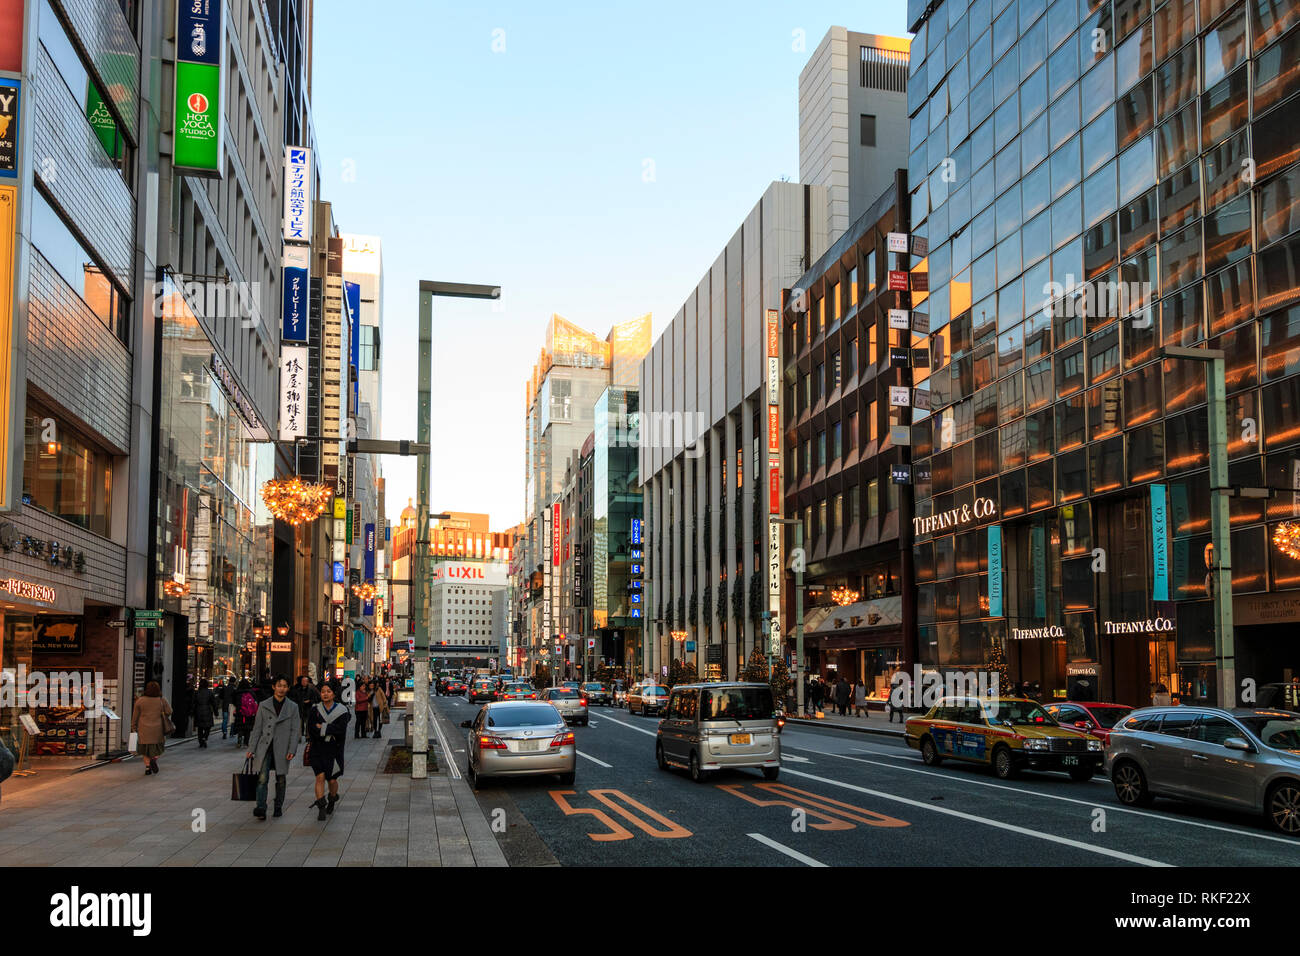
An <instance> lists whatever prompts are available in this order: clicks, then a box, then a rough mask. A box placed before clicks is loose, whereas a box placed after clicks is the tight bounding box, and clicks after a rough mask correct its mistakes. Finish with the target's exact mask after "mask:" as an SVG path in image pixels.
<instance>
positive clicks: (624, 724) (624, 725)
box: [605, 717, 659, 737]
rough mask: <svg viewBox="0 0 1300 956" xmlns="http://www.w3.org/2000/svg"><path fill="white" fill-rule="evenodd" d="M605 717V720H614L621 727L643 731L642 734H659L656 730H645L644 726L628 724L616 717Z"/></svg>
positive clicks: (656, 735) (654, 735)
mask: <svg viewBox="0 0 1300 956" xmlns="http://www.w3.org/2000/svg"><path fill="white" fill-rule="evenodd" d="M605 719H606V720H612V721H614V723H616V724H619V725H620V726H622V727H626V728H628V729H629V730H636V731H639V732H641V733H643V734H649V735H650V736H651V737H658V736H659V734H658V732H657V730H646V729H645V728H644V727H638V726H636V725H635V724H629V723H626V722H625V721H622V720H616V719H615V718H613V717H606V718H605ZM657 726H658V725H656V728H657Z"/></svg>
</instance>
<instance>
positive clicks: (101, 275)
mask: <svg viewBox="0 0 1300 956" xmlns="http://www.w3.org/2000/svg"><path fill="white" fill-rule="evenodd" d="M31 196H32V245H33V246H35V247H36V250H37V251H38V252H39V253H40V254H41V257H42V258H44V259H45V261H46V262H48V263H49V264H50V265H51V266H53V267H54V270H55V271H56V272H57V273H58V274H59V275H60V276H61V277H62V278H63V281H64V282H66V283H67V284H68V285H69V286H70V287H71V289H72V291H73V292H75V293H76V294H77V295H78V296H80V297H81V300H82V302H84V303H85V304H86V307H87V308H89V309H90V311H91V312H93V313H94V314H95V315H96V317H98V318H99V320H100V321H101V322H103V323H104V324H105V325H106V326H108V328H109V330H110V331H111V332H112V333H113V334H114V335H116V336H117V337H118V339H120V340H122V341H126V336H127V307H126V297H125V296H124V295H123V294H122V292H121V290H120V289H119V288H118V286H117V283H116V281H115V279H114V278H113V277H112V274H111V273H110V271H109V270H108V269H106V268H105V267H104V266H103V265H102V264H101V263H100V262H99V261H98V260H97V259H96V258H95V257H94V256H92V255H91V254H90V253H89V252H88V251H87V250H86V247H85V246H84V245H82V243H81V241H80V240H79V239H78V238H77V237H76V236H75V235H74V234H73V232H72V230H71V229H69V228H68V226H67V224H66V223H65V222H64V221H63V217H62V216H60V215H59V214H58V213H57V212H56V211H55V210H54V207H53V206H51V205H50V203H49V200H47V199H46V198H45V195H44V194H43V193H42V192H41V191H40V190H39V189H34V190H32V192H31Z"/></svg>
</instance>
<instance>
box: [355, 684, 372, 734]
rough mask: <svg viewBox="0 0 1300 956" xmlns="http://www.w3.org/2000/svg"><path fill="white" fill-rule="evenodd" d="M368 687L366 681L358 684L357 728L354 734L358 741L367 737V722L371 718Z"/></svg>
mask: <svg viewBox="0 0 1300 956" xmlns="http://www.w3.org/2000/svg"><path fill="white" fill-rule="evenodd" d="M368 686H369V685H368V684H367V683H366V682H365V681H358V682H357V703H356V710H357V726H356V731H355V733H354V734H353V736H354V737H356V738H357V740H360V739H361V738H362V737H364V736H365V735H366V720H367V718H368V717H369V716H370V691H369V690H367V687H368Z"/></svg>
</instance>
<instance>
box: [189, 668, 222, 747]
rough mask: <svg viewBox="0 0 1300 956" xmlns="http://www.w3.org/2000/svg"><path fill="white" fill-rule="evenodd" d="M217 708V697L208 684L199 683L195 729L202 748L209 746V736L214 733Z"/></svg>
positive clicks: (196, 696) (195, 699)
mask: <svg viewBox="0 0 1300 956" xmlns="http://www.w3.org/2000/svg"><path fill="white" fill-rule="evenodd" d="M217 706H218V703H217V695H216V694H214V693H213V692H212V688H211V687H209V686H208V682H207V681H205V680H201V681H199V689H198V690H196V691H195V692H194V729H195V730H196V731H198V734H199V746H200V747H206V746H207V745H208V734H210V733H212V724H213V721H214V720H215V719H216V716H217Z"/></svg>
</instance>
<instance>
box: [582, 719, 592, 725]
mask: <svg viewBox="0 0 1300 956" xmlns="http://www.w3.org/2000/svg"><path fill="white" fill-rule="evenodd" d="M590 725H591V718H590V717H584V718H582V726H584V727H588V726H590Z"/></svg>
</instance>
